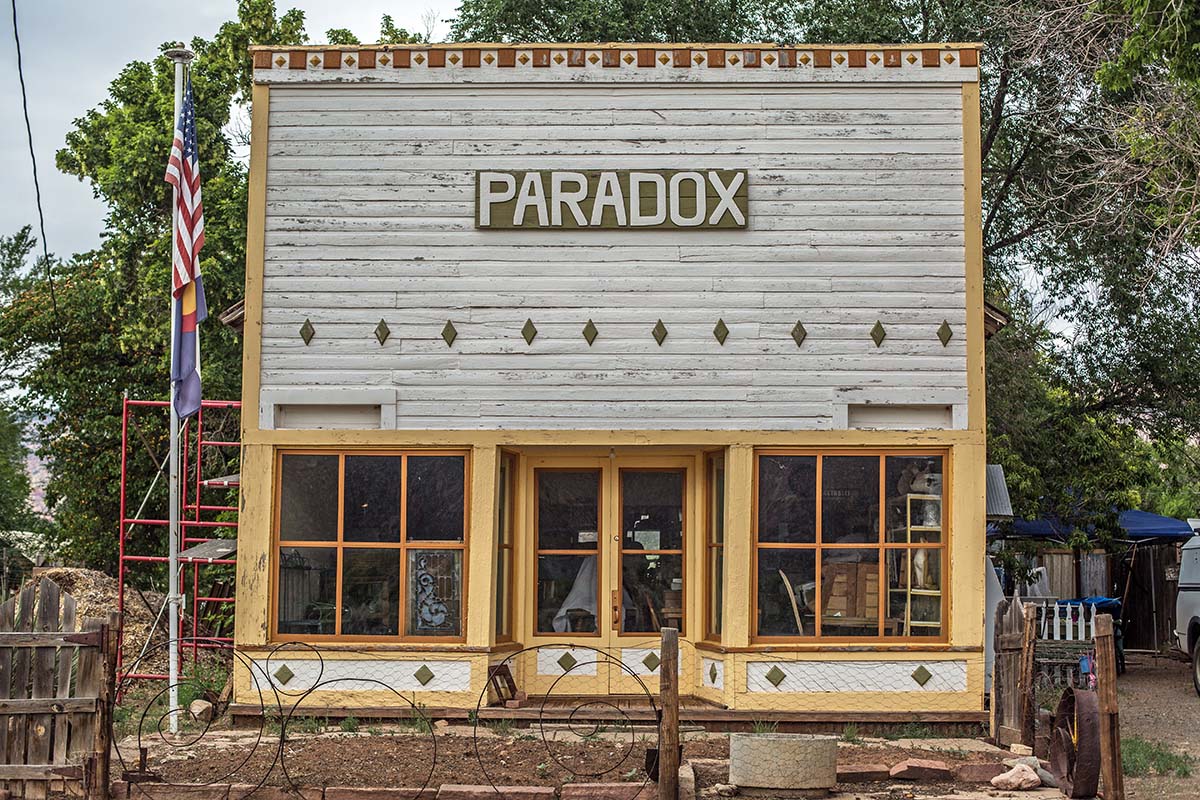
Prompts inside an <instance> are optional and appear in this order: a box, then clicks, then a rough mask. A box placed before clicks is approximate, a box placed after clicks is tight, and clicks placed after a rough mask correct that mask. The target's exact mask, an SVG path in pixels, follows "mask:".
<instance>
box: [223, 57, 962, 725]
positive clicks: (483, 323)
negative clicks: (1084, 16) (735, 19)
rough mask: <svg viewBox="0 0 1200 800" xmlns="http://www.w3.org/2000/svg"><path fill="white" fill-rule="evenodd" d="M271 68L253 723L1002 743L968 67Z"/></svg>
mask: <svg viewBox="0 0 1200 800" xmlns="http://www.w3.org/2000/svg"><path fill="white" fill-rule="evenodd" d="M253 57H254V66H255V70H254V80H255V85H254V96H253V118H252V143H251V168H250V181H251V184H250V187H251V188H250V199H249V203H250V209H249V229H248V230H249V233H248V248H247V278H246V311H245V362H244V378H243V380H244V394H243V400H244V404H243V408H244V410H245V411H244V423H243V424H244V428H245V430H244V432H243V469H242V481H243V483H242V492H243V505H244V509H243V513H242V516H241V527H240V531H239V542H238V546H239V556H238V564H239V566H238V607H237V621H236V639H237V648H238V651H239V653H240V655H241V660H240V661H239V664H240V666H239V669H238V680H237V684H236V698H235V699H236V702H237V703H239V704H257V703H258V700H259V693H260V690H263V689H264V686H263V685H262V684H263V682H264V681H270V682H272V683H273V684H275V686H276V687H277V688H283V689H285V690H298V689H303V688H305V687H311V686H312V685H313V684H314V682H315V681H318V680H319V681H321V682H322V685H321V688H320V689H319V691H317V692H315V693H314V694H313V695H312V696H311V697H310V698H308V699H307V700H306V701H305V705H306V707H309V706H312V705H314V704H315V705H325V706H327V707H329V708H347V709H348V708H354V707H358V706H381V705H384V706H386V705H389V704H394V703H399V702H400V700H399V699H398V698H397V697H396V696H395V695H394V692H401V693H403V694H404V696H405V697H407V698H410V699H415V701H416V702H419V703H421V704H424V705H425V706H427V707H431V708H438V707H441V708H473V707H475V705H476V704H477V703H478V702H479V701H480V698H481V696H482V697H486V691H487V690H486V688H485V684H486V682H487V681H486V678H487V670H488V668H489V665H491V664H496V663H498V662H501V661H505V660H506V659H507V660H508V662H509V664H510V667H511V670H512V672H513V675H514V678H515V680H516V683H517V684H518V686H519V688H520V689H521V690H523V691H526V692H528V693H529V694H530V695H542V694H547V693H554V694H570V695H581V696H591V695H595V696H600V695H610V694H616V695H620V694H630V693H635V694H636V693H637V692H639V691H644V690H645V689H649V690H651V691H653V690H654V689H655V687H656V682H657V677H656V676H657V671H658V661H659V659H658V650H657V646H658V645H657V642H658V630H659V628H660V627H663V626H672V627H677V628H679V629H680V630H681V632H682V633H681V638H682V640H683V646H682V653H681V665H680V667H681V669H680V674H681V676H682V691H683V692H684V693H685V694H688V695H690V696H692V697H694V698H696V700H697V702H700V701H706V702H708V703H711V704H712V705H713V706H714V707H724V708H727V709H732V710H734V711H742V710H744V711H747V712H753V711H762V710H795V711H797V712H814V713H816V712H828V713H831V714H837V713H843V714H844V713H848V712H862V713H867V714H868V715H869V714H875V713H878V715H879V716H880V718H885V717H887V716H888V715H894V716H896V718H912V717H911V715H912V714H913V713H916V712H920V713H923V714H927V715H933V717H937V718H944V719H947V720H950V719H959V720H963V719H978V718H980V715H981V712H982V709H983V685H984V677H983V671H984V665H983V597H984V583H983V565H984V485H985V481H984V432H985V425H984V360H983V348H984V329H983V323H984V320H983V298H982V255H981V236H980V163H979V88H978V49H977V46H975V45H928V46H905V47H895V48H893V47H884V46H859V45H855V46H796V47H792V48H781V47H779V46H776V45H691V46H688V45H680V46H674V45H670V46H668V45H625V44H622V45H617V44H613V45H589V46H578V45H529V46H525V45H478V44H463V45H437V46H376V47H372V46H355V47H353V48H351V47H326V48H288V49H270V48H255V49H254V53H253ZM314 648H315V649H314ZM317 650H319V652H320V657H319V658H318V657H317V655H316V651H317ZM595 650H600V651H603V652H604V653H606V654H608V657H605V658H597V657H596V656H595V654H594V653H595ZM253 665H257V666H253ZM938 715H941V716H940V717H938ZM933 717H931V718H933Z"/></svg>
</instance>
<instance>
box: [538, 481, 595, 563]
mask: <svg viewBox="0 0 1200 800" xmlns="http://www.w3.org/2000/svg"><path fill="white" fill-rule="evenodd" d="M537 484H538V516H537V529H538V549H539V550H595V549H596V546H597V529H598V524H599V518H600V470H587V471H583V472H559V471H557V470H555V471H548V470H547V471H539V472H538V473H537Z"/></svg>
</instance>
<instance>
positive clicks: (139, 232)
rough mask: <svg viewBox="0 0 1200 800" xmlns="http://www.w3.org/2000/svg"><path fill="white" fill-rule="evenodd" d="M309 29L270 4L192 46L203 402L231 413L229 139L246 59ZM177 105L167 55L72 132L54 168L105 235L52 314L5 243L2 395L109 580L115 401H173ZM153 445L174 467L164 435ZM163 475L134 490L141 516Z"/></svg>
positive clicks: (240, 171)
mask: <svg viewBox="0 0 1200 800" xmlns="http://www.w3.org/2000/svg"><path fill="white" fill-rule="evenodd" d="M302 22H303V17H302V15H300V14H299V13H298V12H288V13H287V14H284V15H283V16H282V17H276V15H275V9H274V4H273V3H271V2H268V1H267V0H243V2H241V3H240V4H239V18H238V20H237V21H236V22H231V23H226V24H225V25H223V26H222V27H221V29H220V30H219V31H218V33H217V35H216V37H215V38H214V39H212V40H205V39H201V38H196V39H193V40H192V42H191V45H190V46H191V49H192V50H193V51H194V52H195V53H196V60H195V62H194V63H193V66H192V68H191V79H192V82H193V85H194V89H195V102H196V117H197V122H196V127H197V134H198V138H199V149H200V163H201V175H202V178H203V192H204V210H205V220H206V234H207V243H206V246H205V248H204V250H203V251H202V253H201V256H202V258H201V271H202V273H203V275H204V284H205V291H206V295H207V299H208V304H209V309H210V311H211V312H212V313H213V319H212V320H211V321H210V322H209V323H208V324H206V325H205V326H204V329H203V331H202V341H203V345H202V349H203V356H202V358H203V368H204V381H205V395H206V396H207V397H212V398H236V397H238V395H239V394H240V387H241V344H240V341H239V340H238V339H237V337H236V336H235V335H234V334H233V332H232V331H230V330H228V329H226V328H224V327H223V326H221V325H219V324H217V322H216V319H215V316H216V313H219V312H220V311H221V310H222V309H223V308H226V307H227V306H229V305H231V304H232V303H233V302H235V301H236V300H238V299H240V298H241V295H242V286H243V276H244V253H245V219H246V179H247V176H246V169H245V167H244V166H243V164H242V163H241V162H240V161H239V160H237V159H236V158H234V155H233V152H232V148H231V144H230V142H229V140H228V138H227V136H226V135H225V134H224V133H223V129H224V128H225V126H226V125H227V124H228V122H229V119H230V111H231V108H232V106H233V104H234V103H236V102H238V101H239V100H243V99H244V98H245V97H247V96H248V86H249V71H250V61H249V57H248V55H247V54H246V52H245V49H244V48H245V45H246V43H247V42H248V41H250V40H252V39H253V40H257V41H267V42H273V43H280V44H288V43H299V42H300V41H303V40H304V34H303V26H302ZM166 47H167V46H166V45H164V49H166ZM173 102H174V68H173V65H172V64H171V62H170V61H169V60H168V59H167V58H166V57H165V56H162V55H160V56H159V57H157V58H156V59H154V60H153V61H150V62H144V61H134V62H132V63H130V64H129V65H128V66H126V67H125V68H124V69H123V70H122V71H121V73H120V74H119V75H118V76H117V77H116V79H115V80H113V82H112V84H111V85H110V87H109V97H108V99H106V100H105V101H104V102H103V103H102V104H101V105H100V106H98V107H97V108H94V109H92V110H90V111H88V112H86V113H85V114H84V115H83V116H82V117H80V118H79V119H77V120H76V122H75V128H74V130H72V131H71V132H70V133H69V134H68V136H67V141H66V147H65V148H64V149H62V150H61V151H59V153H58V155H57V159H56V161H57V165H58V167H59V169H61V170H63V171H64V172H66V173H68V174H71V175H75V176H76V177H78V178H79V179H81V180H86V181H88V182H89V183H90V184H91V186H92V189H93V192H94V193H95V194H96V196H97V197H98V198H100V199H101V200H103V201H104V203H105V205H106V207H107V209H108V213H107V216H106V219H105V222H106V233H105V236H104V240H103V242H102V244H101V246H100V247H99V248H98V249H97V250H95V251H93V252H91V253H86V254H82V255H80V256H76V257H74V258H72V259H70V260H65V261H54V262H53V263H52V264H51V265H50V267H49V268H50V270H51V271H52V273H53V276H54V281H55V288H56V292H55V294H56V297H55V302H54V303H51V301H50V297H49V293H50V287H49V284H48V283H47V282H46V281H45V280H44V279H43V274H42V273H43V269H42V266H41V265H39V268H38V269H37V270H33V269H32V266H33V265H32V264H30V263H29V261H28V256H29V253H30V251H31V249H32V241H33V240H32V238H30V237H29V236H28V233H27V232H22V233H21V234H18V235H17V236H16V237H10V238H8V239H5V240H4V241H3V252H4V253H5V254H6V258H5V263H4V273H3V280H4V285H5V293H4V297H3V302H2V303H0V375H2V376H3V383H4V385H3V386H0V390H5V391H8V392H9V393H10V394H11V395H12V396H15V397H17V398H19V399H18V403H19V406H20V410H21V411H22V412H24V413H26V414H27V415H28V417H29V418H31V419H35V420H38V424H37V429H38V430H37V433H38V436H37V439H38V441H39V442H40V443H41V444H40V452H41V454H42V456H43V457H44V458H46V459H47V460H48V462H49V463H50V465H51V479H50V482H49V485H48V486H47V501H48V503H49V504H50V506H51V507H52V509H53V511H54V515H55V519H56V521H57V523H58V524H59V525H60V526H61V528H62V530H63V531H64V532H65V534H66V536H67V539H68V546H67V553H66V555H67V556H68V557H69V558H73V559H75V560H78V561H81V562H83V563H86V564H89V565H92V566H97V567H101V568H105V569H112V568H113V567H114V566H115V559H116V555H117V547H116V542H115V538H116V520H117V517H118V503H119V491H118V476H119V473H120V460H119V459H120V434H121V397H122V395H123V394H124V393H126V392H128V394H129V395H130V396H132V397H137V398H163V399H165V397H166V392H167V387H168V379H167V375H168V367H169V364H168V360H169V329H170V306H169V301H168V286H169V284H170V231H171V222H170V198H171V194H170V187H169V186H168V185H167V184H166V183H165V182H164V181H163V172H164V168H165V167H164V165H165V161H166V154H167V153H168V151H169V149H170V144H171V131H172V130H173V120H172V115H173ZM55 308H56V309H57V313H54V311H53V309H55ZM145 444H146V447H147V448H148V449H150V450H151V451H155V450H157V451H158V452H161V453H165V447H164V446H163V443H162V441H161V434H159V433H155V434H153V435H150V436H149V438H148V439H147V441H146V443H145ZM153 460H154V461H157V458H155V459H153ZM155 467H157V464H154V465H153V466H150V467H148V468H146V469H143V470H139V471H138V474H132V475H131V483H130V487H129V492H128V496H129V497H131V498H133V500H134V501H136V499H137V498H138V497H140V496H141V494H142V493H143V492H145V491H146V490H147V489H148V488H149V484H150V482H151V481H152V480H153V479H154V477H155V472H156V469H155ZM157 510H158V511H159V512H160V513H164V509H162V508H161V507H160V508H159V509H157ZM140 535H142V536H144V537H147V541H146V542H144V544H145V545H146V546H147V548H148V549H158V548H159V547H160V542H161V540H162V534H161V532H151V531H143V532H141V533H140Z"/></svg>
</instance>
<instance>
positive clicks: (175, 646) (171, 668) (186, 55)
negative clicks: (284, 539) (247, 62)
mask: <svg viewBox="0 0 1200 800" xmlns="http://www.w3.org/2000/svg"><path fill="white" fill-rule="evenodd" d="M167 57H168V58H170V59H171V60H172V61H173V62H175V115H174V116H173V117H172V118H171V126H172V130H174V126H175V125H177V124H178V120H179V112H180V109H181V108H182V107H183V74H184V70H185V69H186V68H187V64H188V63H189V62H190V61H191V60H192V58H193V57H194V54H193V53H192V51H190V50H188V49H186V48H183V47H177V48H172V49H170V50H168V51H167ZM176 194H177V191H176V190H172V196H171V260H172V265H173V264H174V258H175V235H176V230H175V226H176V214H175V203H176V202H177V201H178V197H177V196H176ZM174 274H175V269H174V266H172V268H171V275H172V278H173V276H174ZM173 286H174V281H173V279H172V287H173ZM168 296H169V297H170V300H171V303H170V308H171V363H172V364H174V363H175V335H176V331H175V325H176V321H175V293H174V290H173V289H172V290H170V291H169V292H168ZM170 383H171V392H170V403H169V405H170V413H171V440H170V444H171V457H170V468H169V470H168V473H167V475H168V481H167V482H168V495H169V500H168V502H169V504H170V507H169V509H168V517H167V519H168V522H169V525H168V533H167V603H168V605H169V610H168V615H167V627H168V628H169V630H170V633H169V634H168V636H169V639H168V641H167V653H168V655H167V683H168V686H169V689H168V701H169V702H170V704H171V708H170V713H169V715H170V731H171V733H179V601H180V598H179V414H178V413H176V411H175V381H173V380H172V381H171V382H170Z"/></svg>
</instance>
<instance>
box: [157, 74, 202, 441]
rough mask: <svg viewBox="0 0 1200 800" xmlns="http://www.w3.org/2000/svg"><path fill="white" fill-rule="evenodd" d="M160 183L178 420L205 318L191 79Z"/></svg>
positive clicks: (186, 413)
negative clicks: (169, 227) (165, 201)
mask: <svg viewBox="0 0 1200 800" xmlns="http://www.w3.org/2000/svg"><path fill="white" fill-rule="evenodd" d="M166 181H167V183H169V184H171V186H173V187H175V192H174V195H175V202H174V208H173V214H174V223H175V225H174V227H175V242H174V246H173V247H172V253H171V266H172V269H171V278H172V280H171V283H172V286H171V295H172V296H173V297H174V298H175V303H174V306H175V309H174V314H175V326H174V328H175V340H174V342H173V347H172V358H171V381H172V383H173V384H174V386H175V410H176V412H178V414H179V416H180V417H181V418H182V417H190V416H192V415H193V414H195V413H196V412H197V411H199V410H200V397H201V391H200V334H199V330H198V327H197V326H198V325H199V324H200V323H201V322H203V321H204V319H205V318H206V317H207V316H208V306H207V304H206V303H205V302H204V282H203V281H202V280H201V279H200V248H202V247H204V205H203V204H202V203H201V202H200V158H199V151H198V148H197V146H196V109H195V104H194V103H193V102H192V81H191V79H188V81H187V84H186V86H185V88H184V92H183V108H181V109H180V112H179V119H178V121H177V122H176V124H175V141H174V142H172V144H171V158H170V160H169V161H168V162H167V175H166Z"/></svg>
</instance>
